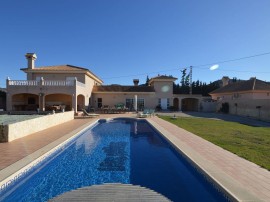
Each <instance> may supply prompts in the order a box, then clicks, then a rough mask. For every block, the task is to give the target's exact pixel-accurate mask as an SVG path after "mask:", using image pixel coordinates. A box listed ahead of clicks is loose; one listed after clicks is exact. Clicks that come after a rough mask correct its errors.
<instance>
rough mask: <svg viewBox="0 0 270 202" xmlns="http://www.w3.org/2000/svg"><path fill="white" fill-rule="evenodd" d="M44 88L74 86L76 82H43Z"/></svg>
mask: <svg viewBox="0 0 270 202" xmlns="http://www.w3.org/2000/svg"><path fill="white" fill-rule="evenodd" d="M42 85H43V86H74V81H47V80H43V81H42Z"/></svg>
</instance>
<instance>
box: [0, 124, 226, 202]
mask: <svg viewBox="0 0 270 202" xmlns="http://www.w3.org/2000/svg"><path fill="white" fill-rule="evenodd" d="M116 182H117V183H126V184H135V185H141V186H143V187H147V188H150V189H152V190H154V191H156V192H159V193H161V194H163V195H164V196H166V197H167V198H169V199H171V200H173V201H226V200H227V199H226V197H225V196H224V195H223V193H220V192H218V191H217V190H216V189H215V187H214V185H212V184H210V183H209V182H208V181H207V180H206V179H205V178H204V176H203V175H202V174H200V173H199V172H197V171H196V169H195V168H194V167H193V166H192V165H190V164H189V163H188V162H187V160H186V159H185V158H184V157H182V156H181V155H180V154H179V153H177V152H176V151H175V150H174V149H173V148H172V147H171V146H170V144H168V143H167V142H166V141H165V140H164V139H163V138H162V137H161V135H160V134H159V133H158V132H157V131H156V130H155V129H154V128H152V127H151V126H150V125H149V124H148V123H147V122H146V121H145V120H135V119H114V120H110V121H100V122H99V123H98V124H96V125H94V126H93V127H91V128H90V129H88V130H86V131H84V132H83V133H82V134H80V135H78V137H77V138H76V139H75V140H74V141H72V142H71V143H69V144H67V145H66V146H65V148H63V150H61V151H58V152H57V155H54V157H51V158H48V159H47V160H46V161H45V162H43V163H42V164H40V165H39V166H38V167H37V168H36V169H35V171H34V172H31V173H29V174H28V175H26V176H25V177H23V178H21V179H20V180H19V181H18V183H16V184H14V185H12V186H11V187H10V188H9V189H7V190H6V191H5V192H4V193H3V194H1V195H2V196H1V197H2V198H0V200H3V201H47V200H48V199H50V198H52V197H55V196H57V195H59V194H61V193H64V192H66V191H70V190H72V189H77V188H79V187H84V186H91V185H94V184H103V183H116Z"/></svg>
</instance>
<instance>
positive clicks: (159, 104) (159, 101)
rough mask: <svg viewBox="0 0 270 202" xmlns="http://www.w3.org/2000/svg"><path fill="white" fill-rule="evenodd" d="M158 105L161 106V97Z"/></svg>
mask: <svg viewBox="0 0 270 202" xmlns="http://www.w3.org/2000/svg"><path fill="white" fill-rule="evenodd" d="M158 106H161V99H160V98H158Z"/></svg>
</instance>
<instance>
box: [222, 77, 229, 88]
mask: <svg viewBox="0 0 270 202" xmlns="http://www.w3.org/2000/svg"><path fill="white" fill-rule="evenodd" d="M221 80H222V87H224V86H227V85H228V84H229V81H230V78H229V77H228V76H223V77H222V79H221Z"/></svg>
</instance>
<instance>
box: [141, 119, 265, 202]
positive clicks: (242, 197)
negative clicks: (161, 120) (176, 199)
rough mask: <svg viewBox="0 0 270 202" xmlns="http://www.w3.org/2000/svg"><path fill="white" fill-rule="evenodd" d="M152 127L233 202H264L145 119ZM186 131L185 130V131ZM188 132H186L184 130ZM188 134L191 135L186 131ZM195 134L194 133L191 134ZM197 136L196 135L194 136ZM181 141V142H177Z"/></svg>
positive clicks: (151, 121) (153, 122)
mask: <svg viewBox="0 0 270 202" xmlns="http://www.w3.org/2000/svg"><path fill="white" fill-rule="evenodd" d="M145 120H146V121H147V122H148V123H149V124H150V125H151V126H152V127H154V128H155V129H156V130H157V131H158V132H159V133H160V134H161V135H162V137H164V138H165V139H166V140H167V141H168V143H169V144H171V146H173V147H174V148H175V149H176V150H177V152H179V153H180V154H182V155H183V156H184V157H185V158H186V159H187V160H188V161H189V162H190V163H191V164H192V165H193V166H195V168H196V169H198V170H199V172H201V173H202V174H203V175H204V176H205V177H206V178H207V179H208V180H209V181H210V182H211V183H214V185H216V186H217V187H218V188H219V189H220V190H221V191H222V192H223V193H226V194H227V195H228V196H229V197H228V198H229V199H230V200H232V201H258V202H259V201H262V200H261V199H259V198H258V197H257V196H256V195H255V194H253V193H250V191H249V190H247V189H245V188H242V187H243V185H241V184H240V183H239V182H238V181H237V180H235V179H233V178H232V177H231V176H229V175H227V174H226V173H225V172H224V171H222V170H220V169H219V168H217V166H215V165H213V163H211V162H210V161H209V160H207V159H205V158H204V157H203V156H202V155H200V154H199V153H198V152H196V151H194V150H193V149H192V148H191V147H190V146H188V145H185V143H183V144H182V145H178V144H176V143H175V140H176V139H175V137H174V135H173V134H172V133H170V132H169V131H167V130H166V129H165V128H164V127H162V126H160V125H158V124H157V123H156V122H155V121H153V120H152V119H145ZM183 130H184V129H183ZM184 131H186V130H184ZM186 132H187V133H190V132H188V131H186ZM191 134H193V133H191ZM193 135H195V134H193ZM176 141H179V140H176Z"/></svg>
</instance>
